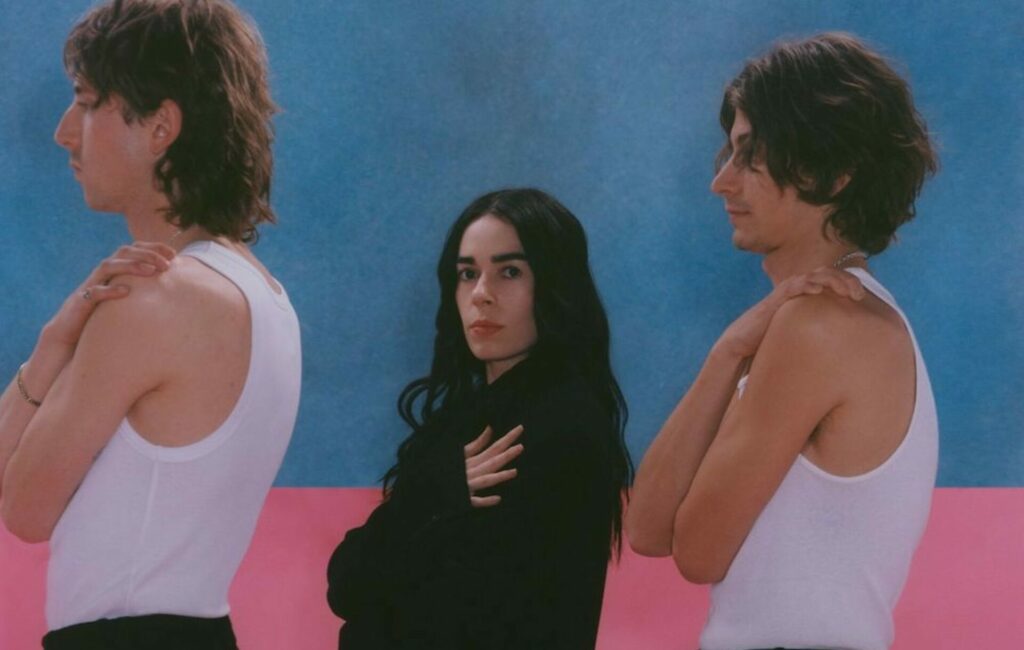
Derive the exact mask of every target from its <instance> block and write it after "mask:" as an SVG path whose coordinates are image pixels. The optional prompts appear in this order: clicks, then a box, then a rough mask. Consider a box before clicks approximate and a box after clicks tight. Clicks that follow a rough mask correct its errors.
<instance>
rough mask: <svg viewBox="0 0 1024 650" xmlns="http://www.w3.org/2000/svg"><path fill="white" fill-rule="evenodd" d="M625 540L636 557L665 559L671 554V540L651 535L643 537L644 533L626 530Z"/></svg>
mask: <svg viewBox="0 0 1024 650" xmlns="http://www.w3.org/2000/svg"><path fill="white" fill-rule="evenodd" d="M626 539H627V540H629V548H631V549H633V552H634V553H636V554H637V555H643V556H645V557H666V556H668V555H671V554H672V540H671V539H669V540H662V539H658V538H657V537H656V536H653V535H645V534H644V531H639V530H635V529H631V528H629V527H627V528H626Z"/></svg>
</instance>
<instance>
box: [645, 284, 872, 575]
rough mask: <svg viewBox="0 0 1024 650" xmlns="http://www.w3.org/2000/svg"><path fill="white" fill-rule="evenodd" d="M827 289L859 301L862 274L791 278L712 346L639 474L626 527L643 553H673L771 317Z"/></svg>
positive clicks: (655, 554)
mask: <svg viewBox="0 0 1024 650" xmlns="http://www.w3.org/2000/svg"><path fill="white" fill-rule="evenodd" d="M825 288H828V289H830V290H831V291H833V292H835V293H837V294H839V295H843V296H850V297H854V298H857V299H859V298H860V297H862V296H863V288H862V287H861V286H860V282H859V281H858V280H857V279H856V278H855V277H853V276H851V275H849V274H847V273H841V272H838V271H834V270H831V269H819V270H817V271H814V272H811V273H808V274H805V275H801V276H797V277H794V278H790V279H789V280H787V281H785V282H783V283H780V284H779V286H778V287H776V288H775V289H774V290H773V291H772V292H771V293H770V294H769V295H768V296H767V297H766V298H764V299H763V300H762V301H761V302H759V303H757V304H756V305H754V306H753V307H751V308H750V309H749V310H747V311H746V312H745V313H744V314H743V315H742V316H740V317H739V318H738V319H737V320H736V321H735V322H733V323H732V324H731V325H730V326H729V327H728V328H727V329H726V331H725V332H724V333H723V334H722V336H721V337H720V338H719V340H718V341H717V342H716V343H715V345H714V346H713V347H712V350H711V352H710V353H709V355H708V357H707V359H706V360H705V363H704V366H703V368H701V371H700V373H699V374H698V375H697V379H696V380H695V381H694V383H693V385H692V386H691V387H690V390H689V391H687V393H686V395H685V396H684V397H683V399H682V401H680V403H679V405H678V406H677V407H676V409H675V410H674V411H673V412H672V415H671V416H670V417H669V419H668V420H667V421H666V422H665V424H664V426H663V427H662V428H661V431H659V432H658V435H657V437H656V438H655V440H654V442H653V443H652V444H651V447H650V448H649V449H648V451H647V453H646V454H645V455H644V459H643V461H642V462H641V464H640V468H639V471H638V472H637V476H636V480H635V481H634V484H633V495H632V498H631V500H630V506H629V510H628V511H627V513H626V533H627V535H628V537H629V541H630V545H631V546H632V547H633V550H635V551H636V552H637V553H640V554H642V555H654V556H666V555H670V554H672V553H673V549H674V548H675V544H674V541H673V538H674V530H675V528H676V524H675V521H676V513H677V511H678V509H679V507H680V504H682V503H683V500H684V499H685V498H686V496H687V494H688V492H689V490H690V488H691V483H692V482H693V480H694V477H695V476H696V475H697V472H698V469H699V467H700V466H701V463H702V461H703V459H704V457H705V454H706V453H707V452H708V449H709V448H710V447H711V445H712V442H713V441H714V440H715V437H716V435H717V434H718V432H719V429H720V428H721V426H722V423H723V418H724V416H725V414H726V411H727V409H728V407H729V403H730V400H731V399H732V396H733V394H734V393H735V389H736V382H737V380H738V379H739V376H740V373H741V372H742V369H743V366H744V365H745V364H746V363H747V362H748V360H749V359H750V358H751V357H753V356H754V353H755V352H757V350H758V348H759V346H760V345H761V341H762V340H763V339H764V336H765V332H766V331H767V330H768V326H769V323H770V322H771V320H772V318H773V316H774V315H775V313H776V312H777V311H778V309H779V308H780V307H781V306H782V305H783V304H785V303H786V301H788V300H790V299H791V298H793V297H795V296H800V295H804V294H815V293H820V292H821V291H822V290H824V289H825Z"/></svg>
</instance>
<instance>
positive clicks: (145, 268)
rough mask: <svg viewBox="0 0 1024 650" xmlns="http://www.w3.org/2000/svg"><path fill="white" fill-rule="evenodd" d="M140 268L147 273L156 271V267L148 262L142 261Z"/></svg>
mask: <svg viewBox="0 0 1024 650" xmlns="http://www.w3.org/2000/svg"><path fill="white" fill-rule="evenodd" d="M139 268H140V269H142V270H143V271H145V272H146V273H152V272H154V271H156V267H155V266H153V265H152V264H149V263H147V262H142V263H141V264H139Z"/></svg>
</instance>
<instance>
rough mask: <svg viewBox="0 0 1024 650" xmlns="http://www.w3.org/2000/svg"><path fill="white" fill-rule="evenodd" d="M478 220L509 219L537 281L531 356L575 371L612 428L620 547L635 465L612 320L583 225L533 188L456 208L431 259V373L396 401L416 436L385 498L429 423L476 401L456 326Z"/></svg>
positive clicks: (475, 369) (614, 538) (474, 376)
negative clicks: (462, 270)
mask: <svg viewBox="0 0 1024 650" xmlns="http://www.w3.org/2000/svg"><path fill="white" fill-rule="evenodd" d="M484 215H493V216H495V217H498V218H499V219H502V220H504V221H506V222H508V223H509V224H510V225H512V227H513V228H515V230H516V234H517V235H518V236H519V241H520V242H521V243H522V245H523V251H524V252H525V253H526V258H527V259H528V260H529V264H530V270H531V271H532V273H533V276H534V318H535V320H536V325H537V342H536V344H535V345H534V347H533V348H532V349H531V350H530V356H531V357H533V358H537V357H540V358H541V359H543V360H545V361H548V362H555V363H558V364H560V365H563V366H568V367H571V368H573V369H574V370H575V371H576V372H578V374H579V375H580V376H582V377H583V378H584V380H585V381H587V382H588V383H589V384H590V386H591V388H592V390H593V391H594V393H595V394H596V395H597V398H598V400H599V402H600V404H601V406H602V407H603V408H604V410H605V411H606V413H607V415H608V417H609V419H610V421H611V423H612V428H611V431H612V432H613V435H614V440H613V441H610V442H611V443H612V444H611V445H610V448H611V449H613V450H615V453H613V454H612V458H611V464H612V467H611V468H610V469H611V474H612V476H613V477H614V483H615V488H616V489H615V490H614V492H611V491H610V492H609V499H611V500H612V501H613V503H611V504H610V505H611V508H612V513H613V518H612V530H611V538H610V541H611V546H613V547H615V548H616V549H620V548H621V539H622V509H623V498H624V494H625V488H626V487H627V486H628V485H629V483H630V481H631V480H632V476H633V464H632V461H631V460H630V457H629V451H628V449H627V448H626V443H625V438H624V432H625V428H626V420H627V418H628V409H627V407H626V401H625V398H623V396H622V391H621V390H620V389H619V384H618V382H617V381H616V380H615V375H614V374H613V373H612V368H611V361H610V358H609V351H608V349H609V332H608V318H607V316H606V315H605V312H604V307H603V306H602V304H601V299H600V297H599V296H598V293H597V287H596V286H595V285H594V279H593V277H592V276H591V274H590V264H589V261H588V255H587V237H586V234H585V233H584V232H583V227H582V226H581V225H580V222H579V221H578V220H577V219H576V217H575V216H573V214H572V213H571V212H569V210H567V209H566V208H565V206H563V205H562V204H561V203H559V202H558V201H557V200H556V199H555V198H554V197H552V196H549V195H548V194H545V193H544V192H542V191H540V190H536V189H530V188H526V189H505V190H499V191H496V192H491V193H489V194H485V195H484V196H481V197H480V198H478V199H476V200H475V201H473V202H472V203H470V204H469V206H468V207H467V208H466V209H465V210H463V211H462V214H460V215H459V218H458V219H456V220H455V223H454V224H452V227H451V229H450V230H449V231H448V237H447V239H446V240H445V243H444V248H443V249H442V250H441V258H440V260H438V263H437V280H438V283H439V284H440V287H441V304H440V306H439V307H438V310H437V319H436V324H437V335H436V336H435V338H434V360H433V363H432V364H431V367H430V374H429V375H427V376H426V377H421V378H419V379H416V380H415V381H413V382H411V383H410V384H409V385H408V386H406V387H405V389H404V390H403V391H402V393H401V395H400V396H399V398H398V413H399V415H401V416H402V419H403V420H405V422H407V423H408V424H409V426H410V427H412V429H413V433H412V435H411V436H409V438H408V439H406V441H405V442H403V443H402V445H401V447H399V450H398V462H397V463H396V464H395V466H393V467H392V468H391V469H390V470H388V472H387V474H385V476H384V486H385V487H384V489H385V492H388V491H389V490H390V488H391V486H392V485H393V484H394V481H395V479H396V478H397V477H398V474H399V472H400V471H401V466H402V462H403V460H404V459H405V458H407V456H408V454H409V452H410V450H411V449H412V448H413V447H415V446H416V444H417V442H418V440H419V439H420V438H421V437H422V436H424V435H429V433H428V432H429V431H430V430H431V428H430V425H431V424H433V423H434V422H435V421H436V420H437V419H438V418H440V417H442V416H443V415H444V414H445V412H446V411H447V410H448V409H449V408H451V407H453V406H455V405H460V404H465V403H467V401H468V400H471V399H472V398H473V395H474V393H475V391H476V387H477V386H478V385H479V383H480V381H481V378H482V376H483V373H484V364H483V362H481V361H480V360H479V359H477V358H476V357H474V356H473V353H472V352H471V351H470V349H469V346H468V345H467V344H466V337H465V334H464V333H463V330H462V321H461V319H460V317H459V309H458V306H457V304H456V302H455V289H456V281H457V278H456V261H457V259H458V255H459V246H460V244H461V243H462V235H463V233H464V232H465V230H466V228H467V227H469V225H470V224H471V223H473V222H474V221H476V220H477V219H479V218H480V217H482V216H484Z"/></svg>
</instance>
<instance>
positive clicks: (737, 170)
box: [711, 109, 819, 253]
mask: <svg viewBox="0 0 1024 650" xmlns="http://www.w3.org/2000/svg"><path fill="white" fill-rule="evenodd" d="M749 137H750V121H749V120H748V119H747V116H746V114H744V113H743V111H740V110H738V109H737V111H736V117H735V119H734V120H733V123H732V130H731V131H730V133H729V143H730V147H731V151H732V155H731V156H729V159H728V160H727V161H725V164H724V165H722V168H721V169H720V170H719V171H718V174H717V175H716V176H715V178H714V180H713V181H711V191H712V192H714V193H715V194H718V195H719V196H721V197H722V198H723V199H725V211H726V212H727V213H728V214H729V223H730V224H731V225H732V227H733V232H732V242H733V244H734V245H735V246H736V248H739V249H740V250H745V251H751V252H755V253H770V252H771V251H773V250H775V249H776V248H778V247H779V246H781V245H782V244H784V243H785V242H786V241H788V240H789V239H790V238H792V237H794V236H798V235H800V236H802V235H803V231H804V230H805V229H806V226H807V225H808V224H807V221H808V220H807V219H800V218H799V217H800V216H801V215H803V214H805V213H806V212H807V211H808V209H809V208H810V209H813V207H814V206H811V205H809V204H807V203H805V202H803V201H801V200H800V198H799V197H798V195H797V191H796V189H795V188H794V187H792V186H787V187H785V188H780V187H779V186H778V185H777V184H776V183H775V181H774V180H773V179H772V177H771V174H769V173H768V168H767V167H766V166H765V164H764V161H763V160H762V159H761V157H760V156H758V155H757V154H756V152H755V155H754V156H753V158H752V159H751V165H750V166H747V165H746V164H745V163H744V159H743V155H742V154H743V152H744V151H745V150H746V148H747V147H748V146H749V143H748V139H749ZM815 227H819V225H818V224H815Z"/></svg>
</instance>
